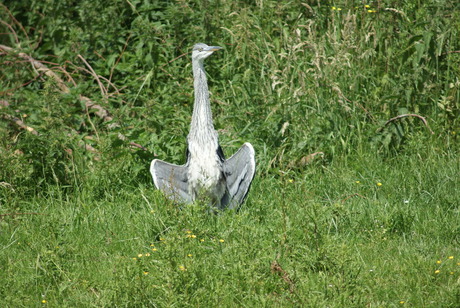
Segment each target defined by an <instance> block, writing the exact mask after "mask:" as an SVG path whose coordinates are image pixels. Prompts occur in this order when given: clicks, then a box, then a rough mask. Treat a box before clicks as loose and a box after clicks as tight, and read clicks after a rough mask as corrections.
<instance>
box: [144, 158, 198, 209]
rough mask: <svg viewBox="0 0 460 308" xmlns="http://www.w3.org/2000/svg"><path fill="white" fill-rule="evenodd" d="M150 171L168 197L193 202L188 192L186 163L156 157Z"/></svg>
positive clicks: (155, 181) (158, 186)
mask: <svg viewBox="0 0 460 308" xmlns="http://www.w3.org/2000/svg"><path fill="white" fill-rule="evenodd" d="M150 173H151V174H152V178H153V183H154V184H155V186H156V188H158V189H159V190H161V191H162V192H164V193H165V195H166V196H168V198H170V199H172V200H174V201H178V202H182V203H190V202H192V198H191V196H190V194H189V193H188V179H187V166H186V165H182V166H178V165H174V164H170V163H167V162H164V161H162V160H159V159H154V160H152V163H151V164H150Z"/></svg>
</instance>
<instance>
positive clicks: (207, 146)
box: [150, 44, 255, 208]
mask: <svg viewBox="0 0 460 308" xmlns="http://www.w3.org/2000/svg"><path fill="white" fill-rule="evenodd" d="M218 49H220V47H215V46H207V45H205V44H197V45H195V46H194V49H193V54H192V64H193V77H194V89H195V103H194V107H193V114H192V123H191V125H190V133H189V134H188V136H187V162H186V164H185V165H182V166H177V165H173V164H169V163H166V162H163V161H161V160H157V159H155V160H153V161H152V164H151V167H150V172H151V173H152V177H153V181H154V183H155V186H156V187H157V188H158V189H160V190H162V191H164V192H165V193H166V194H167V195H168V196H169V197H170V198H172V199H174V200H178V201H180V202H184V203H190V202H194V201H196V200H205V201H207V202H209V203H210V204H211V205H213V206H216V207H218V208H225V207H229V208H233V207H236V206H239V205H240V204H241V203H242V202H243V201H244V198H245V196H246V194H247V192H248V191H249V187H250V185H251V182H252V179H253V177H254V172H255V157H254V149H253V148H252V146H251V145H250V144H249V143H245V144H244V145H243V146H242V147H241V149H240V150H239V151H238V152H237V153H236V154H235V155H233V156H232V157H231V158H230V159H229V160H225V157H224V154H223V152H222V149H221V148H220V146H219V142H218V135H217V132H216V131H215V129H214V125H213V122H212V113H211V106H210V101H209V91H208V84H207V79H206V72H205V70H204V64H203V61H204V59H205V58H207V57H208V56H209V55H211V54H212V52H213V51H215V50H218Z"/></svg>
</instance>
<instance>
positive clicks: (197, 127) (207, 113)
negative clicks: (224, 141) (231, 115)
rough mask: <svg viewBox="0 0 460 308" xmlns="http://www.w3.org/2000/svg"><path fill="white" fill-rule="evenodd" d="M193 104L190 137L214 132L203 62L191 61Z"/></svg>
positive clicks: (208, 134)
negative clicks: (193, 91) (193, 90)
mask: <svg viewBox="0 0 460 308" xmlns="http://www.w3.org/2000/svg"><path fill="white" fill-rule="evenodd" d="M193 77H194V88H195V104H194V106H193V114H192V124H191V126H190V135H191V136H190V137H194V138H199V139H202V138H204V137H205V136H206V135H207V136H213V135H214V134H215V131H214V125H213V124H212V113H211V104H210V102H209V91H208V81H207V79H206V72H205V70H204V66H203V62H202V61H201V62H199V61H193Z"/></svg>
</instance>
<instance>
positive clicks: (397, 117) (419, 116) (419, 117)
mask: <svg viewBox="0 0 460 308" xmlns="http://www.w3.org/2000/svg"><path fill="white" fill-rule="evenodd" d="M407 117H415V118H417V119H420V120H421V121H422V122H423V124H424V125H425V127H426V128H427V129H428V130H429V131H430V133H431V134H432V135H434V132H433V130H431V128H430V126H429V125H428V121H427V120H426V119H425V118H424V117H422V116H421V115H418V114H415V113H407V114H400V115H398V116H396V117H394V118H391V119H389V120H388V121H386V122H385V124H384V125H383V127H385V126H387V125H388V124H390V123H391V122H393V121H396V120H399V119H402V118H407ZM383 127H381V128H379V131H380V130H382V129H383Z"/></svg>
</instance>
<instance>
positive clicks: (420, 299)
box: [0, 150, 460, 307]
mask: <svg viewBox="0 0 460 308" xmlns="http://www.w3.org/2000/svg"><path fill="white" fill-rule="evenodd" d="M420 156H422V159H423V160H421V159H420V157H419V155H405V156H401V157H398V158H393V159H390V160H388V161H385V160H382V159H379V158H376V157H372V156H352V157H349V158H348V159H346V160H342V159H338V160H337V161H334V162H333V163H332V164H331V165H329V166H320V165H314V166H309V167H308V168H307V169H306V170H305V171H304V172H303V173H301V174H296V175H293V176H284V177H271V178H260V177H258V178H256V180H255V183H254V186H253V188H252V191H251V194H250V197H249V199H248V201H247V203H246V204H245V205H244V206H243V207H242V209H241V210H240V211H239V212H235V211H225V212H222V213H221V214H219V215H210V214H209V213H208V212H207V211H206V210H205V209H204V208H203V207H202V206H200V205H193V206H187V207H183V208H182V209H178V208H177V206H175V205H173V204H171V203H170V202H169V201H167V200H165V199H164V198H163V196H161V194H160V193H158V192H156V191H154V190H153V189H152V187H151V185H143V184H141V185H139V186H137V187H133V186H128V185H125V184H123V183H120V184H119V185H120V186H118V187H116V188H112V187H110V186H105V187H104V191H103V192H102V193H101V192H100V189H98V188H97V187H95V186H93V185H94V184H95V183H90V184H83V185H82V186H81V187H80V189H79V191H77V192H74V193H71V194H63V193H62V192H61V191H60V190H59V189H57V188H55V187H53V186H50V187H48V189H46V190H45V192H43V194H42V195H40V196H37V197H36V198H32V199H30V200H27V201H26V200H22V201H19V200H17V201H16V202H17V205H16V206H18V207H20V209H21V212H23V213H26V212H27V213H36V215H33V214H30V215H26V214H17V215H12V216H4V217H2V221H1V228H2V232H1V243H2V246H3V247H2V251H1V254H0V260H1V264H2V271H3V278H2V283H1V284H0V287H1V289H0V290H1V292H2V297H3V301H4V302H5V303H7V304H8V305H9V306H11V307H19V306H38V305H40V302H41V301H42V300H46V301H47V305H49V306H53V307H63V306H69V307H74V306H96V307H100V306H142V305H144V306H158V307H165V306H172V305H179V306H189V305H192V306H217V305H224V306H234V305H236V306H286V305H287V306H312V307H322V306H333V307H350V306H356V307H362V306H372V307H379V306H383V307H391V306H399V305H400V302H401V301H404V302H405V303H406V304H407V305H409V306H412V307H455V306H456V305H457V304H458V303H459V296H460V294H459V290H460V289H459V277H460V265H459V262H460V248H459V240H460V230H459V226H460V218H459V217H460V216H459V209H458V201H459V198H458V192H457V189H458V181H457V175H458V173H459V171H460V168H459V162H458V159H457V157H455V155H453V153H451V154H448V155H442V156H439V153H437V151H436V150H428V151H427V152H425V153H421V154H420ZM423 156H425V157H423ZM422 166H423V167H422ZM357 181H359V183H357ZM377 183H381V184H382V185H381V186H378V185H377ZM102 185H104V184H103V183H102ZM140 255H142V256H140ZM451 256H452V257H453V259H449V257H451ZM437 261H441V263H440V264H437ZM273 262H277V264H279V266H280V267H279V268H278V270H275V269H272V264H273ZM182 266H183V268H182ZM184 268H185V269H184ZM437 270H439V271H440V272H439V273H437V272H436V271H437ZM283 277H284V278H283ZM12 290H14V292H12Z"/></svg>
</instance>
